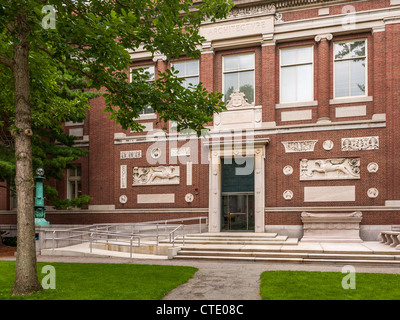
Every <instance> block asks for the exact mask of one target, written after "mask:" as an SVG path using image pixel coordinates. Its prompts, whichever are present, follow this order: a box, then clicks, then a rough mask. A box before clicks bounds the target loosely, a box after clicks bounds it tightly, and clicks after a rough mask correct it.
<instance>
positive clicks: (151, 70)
mask: <svg viewBox="0 0 400 320" xmlns="http://www.w3.org/2000/svg"><path fill="white" fill-rule="evenodd" d="M143 69H144V73H145V74H148V77H149V79H148V81H154V67H146V68H143Z"/></svg>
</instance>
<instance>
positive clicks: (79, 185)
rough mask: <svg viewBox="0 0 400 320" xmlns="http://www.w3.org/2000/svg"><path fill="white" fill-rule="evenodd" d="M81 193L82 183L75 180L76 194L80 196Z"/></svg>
mask: <svg viewBox="0 0 400 320" xmlns="http://www.w3.org/2000/svg"><path fill="white" fill-rule="evenodd" d="M81 195H82V183H81V182H80V181H77V196H78V197H80V196H81Z"/></svg>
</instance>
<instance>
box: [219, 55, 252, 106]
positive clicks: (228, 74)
mask: <svg viewBox="0 0 400 320" xmlns="http://www.w3.org/2000/svg"><path fill="white" fill-rule="evenodd" d="M223 76H224V80H223V84H224V89H223V90H224V95H225V103H226V102H228V101H229V100H230V96H231V94H232V93H233V92H235V91H236V90H237V89H239V91H240V92H243V93H244V94H245V97H246V99H247V100H248V102H249V103H253V102H254V95H255V93H254V87H255V85H254V82H255V79H254V54H253V53H251V54H241V55H235V56H225V57H224V59H223Z"/></svg>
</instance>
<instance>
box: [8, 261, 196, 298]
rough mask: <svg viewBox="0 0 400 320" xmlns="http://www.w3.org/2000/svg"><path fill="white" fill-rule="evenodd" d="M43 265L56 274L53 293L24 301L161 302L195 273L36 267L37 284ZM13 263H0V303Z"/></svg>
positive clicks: (126, 267)
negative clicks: (53, 269)
mask: <svg viewBox="0 0 400 320" xmlns="http://www.w3.org/2000/svg"><path fill="white" fill-rule="evenodd" d="M45 265H52V266H54V268H55V271H56V289H54V290H53V289H47V290H43V291H42V292H40V293H37V294H33V295H31V296H25V297H23V299H33V300H92V299H96V300H114V299H117V300H160V299H162V298H163V296H164V295H166V294H167V293H168V292H169V291H171V290H172V289H174V288H176V287H177V286H179V285H181V284H183V283H185V282H186V281H188V280H189V279H190V278H192V277H193V274H194V273H195V272H196V271H197V270H198V269H196V268H193V267H180V266H156V265H133V264H111V263H110V264H106V263H104V264H95V263H90V264H88V263H38V264H37V269H38V276H39V281H40V282H41V281H42V278H43V277H45V276H46V274H44V273H43V274H42V268H43V266H45ZM14 275H15V261H0V300H7V299H21V297H18V298H15V297H11V288H12V286H13V283H14Z"/></svg>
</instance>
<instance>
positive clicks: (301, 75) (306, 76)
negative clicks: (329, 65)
mask: <svg viewBox="0 0 400 320" xmlns="http://www.w3.org/2000/svg"><path fill="white" fill-rule="evenodd" d="M296 69H297V101H311V100H313V78H312V77H313V72H312V65H310V64H306V65H301V66H297V67H296Z"/></svg>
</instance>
